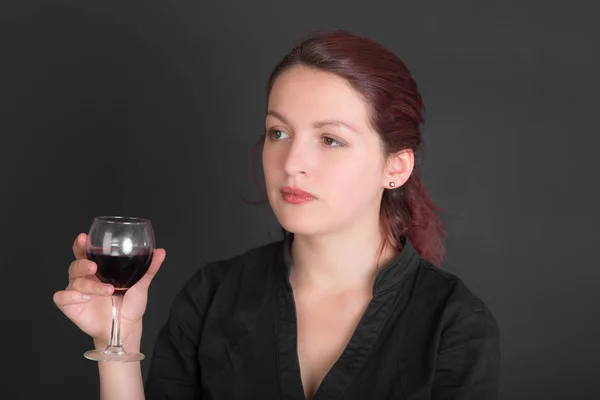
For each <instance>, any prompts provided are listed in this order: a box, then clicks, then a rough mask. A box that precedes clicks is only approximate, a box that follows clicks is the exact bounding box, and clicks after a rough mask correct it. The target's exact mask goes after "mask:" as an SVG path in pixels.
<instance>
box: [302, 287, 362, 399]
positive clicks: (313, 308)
mask: <svg viewBox="0 0 600 400" xmlns="http://www.w3.org/2000/svg"><path fill="white" fill-rule="evenodd" d="M370 298H371V296H370V295H369V294H364V293H354V294H345V295H342V296H329V297H319V296H315V297H311V296H299V298H298V299H297V300H296V317H297V329H298V339H297V340H298V361H299V364H300V375H301V379H302V386H303V387H304V393H305V396H306V398H307V399H311V398H312V397H313V396H314V394H315V392H316V391H317V389H318V387H319V385H320V383H321V382H322V381H323V378H324V377H325V376H326V375H327V373H328V371H329V370H330V369H331V367H332V366H333V365H334V364H335V362H336V361H337V360H338V358H339V357H340V355H341V354H342V353H343V351H344V349H345V348H346V346H347V345H348V342H349V341H350V338H351V337H352V334H353V333H354V331H355V329H356V327H357V326H358V324H359V322H360V320H361V317H362V315H363V313H364V311H365V309H366V308H367V306H368V304H369V301H370Z"/></svg>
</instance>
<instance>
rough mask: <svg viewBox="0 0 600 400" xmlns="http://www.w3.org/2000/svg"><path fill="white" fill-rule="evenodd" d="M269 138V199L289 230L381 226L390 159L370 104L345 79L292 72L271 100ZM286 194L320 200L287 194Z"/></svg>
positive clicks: (303, 69) (307, 71)
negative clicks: (306, 194) (293, 191)
mask: <svg viewBox="0 0 600 400" xmlns="http://www.w3.org/2000/svg"><path fill="white" fill-rule="evenodd" d="M266 132H267V135H266V139H265V144H264V148H263V159H262V161H263V168H264V172H265V181H266V188H267V195H268V198H269V203H270V205H271V207H272V209H273V211H274V213H275V216H276V217H277V219H278V221H279V223H280V224H281V226H282V227H283V228H285V229H286V230H287V231H290V232H294V233H296V234H303V235H315V234H316V235H319V234H329V233H335V232H339V231H340V230H344V229H347V228H351V227H353V226H355V225H356V224H372V223H373V222H374V221H373V218H375V219H377V223H378V218H379V207H380V204H381V196H382V193H383V189H384V186H385V185H386V184H387V183H388V182H387V179H388V178H387V177H386V170H387V168H386V158H385V157H384V153H383V148H382V144H381V141H380V139H379V136H378V135H377V133H376V132H375V131H374V130H373V128H372V127H371V126H370V124H369V113H368V107H367V105H366V103H365V102H364V101H363V100H362V98H361V97H360V95H359V93H358V92H357V91H355V90H354V89H353V88H352V87H351V86H350V85H349V84H348V83H347V82H346V81H345V80H344V79H343V78H340V77H338V76H337V75H334V74H331V73H328V72H323V71H319V70H315V69H311V68H307V67H303V66H295V67H292V68H291V69H288V70H287V71H286V72H284V73H283V74H281V75H280V76H279V77H278V78H277V80H276V81H275V83H274V85H273V88H272V91H271V93H270V96H269V101H268V113H267V117H266ZM286 187H288V188H295V189H300V190H303V191H306V192H309V193H311V194H312V195H313V198H311V199H310V200H308V201H304V200H306V198H304V197H297V196H293V195H289V194H285V193H283V192H285V190H286V189H285V188H286ZM282 191H283V192H282Z"/></svg>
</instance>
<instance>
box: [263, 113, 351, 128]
mask: <svg viewBox="0 0 600 400" xmlns="http://www.w3.org/2000/svg"><path fill="white" fill-rule="evenodd" d="M267 115H270V116H272V117H275V118H277V119H278V120H280V121H281V122H283V123H284V124H287V125H290V123H289V122H288V121H287V119H285V117H284V116H283V115H282V114H280V113H278V112H277V111H272V110H269V111H268V112H267ZM328 125H329V126H337V127H343V128H347V129H349V130H351V131H352V132H354V133H358V131H357V130H356V129H355V128H354V127H353V126H352V125H349V124H347V123H346V122H344V121H340V120H337V119H326V120H323V121H317V122H315V123H314V124H313V127H315V128H317V129H318V128H322V127H324V126H328Z"/></svg>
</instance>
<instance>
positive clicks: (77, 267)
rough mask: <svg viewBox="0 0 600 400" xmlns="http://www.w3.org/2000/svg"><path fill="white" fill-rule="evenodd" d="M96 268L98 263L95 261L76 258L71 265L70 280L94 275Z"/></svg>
mask: <svg viewBox="0 0 600 400" xmlns="http://www.w3.org/2000/svg"><path fill="white" fill-rule="evenodd" d="M96 269H97V266H96V263H95V262H93V261H89V260H75V261H73V262H72V263H71V265H69V280H71V279H75V278H80V277H82V276H89V275H94V274H95V273H96Z"/></svg>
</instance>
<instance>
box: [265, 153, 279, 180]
mask: <svg viewBox="0 0 600 400" xmlns="http://www.w3.org/2000/svg"><path fill="white" fill-rule="evenodd" d="M266 146H268V145H265V148H264V150H263V153H262V164H263V170H264V173H265V179H266V180H267V184H269V180H270V179H272V177H273V175H274V174H276V173H277V171H279V170H280V169H281V168H280V165H279V164H280V163H279V159H278V156H277V154H276V152H274V151H272V149H269V148H268V147H266Z"/></svg>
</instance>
